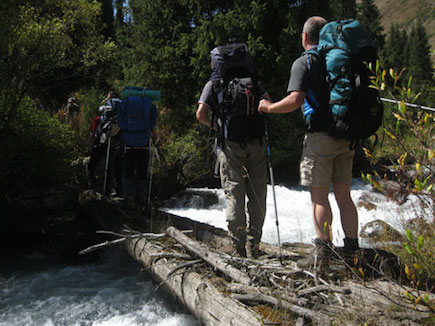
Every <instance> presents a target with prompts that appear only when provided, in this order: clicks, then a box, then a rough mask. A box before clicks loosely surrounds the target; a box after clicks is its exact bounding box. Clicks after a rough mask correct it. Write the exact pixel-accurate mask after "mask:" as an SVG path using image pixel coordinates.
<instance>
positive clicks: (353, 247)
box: [343, 238, 359, 255]
mask: <svg viewBox="0 0 435 326" xmlns="http://www.w3.org/2000/svg"><path fill="white" fill-rule="evenodd" d="M358 249H359V244H358V238H344V247H343V254H345V255H346V254H353V253H354V252H355V251H357V250H358Z"/></svg>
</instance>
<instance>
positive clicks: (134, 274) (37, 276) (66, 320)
mask: <svg viewBox="0 0 435 326" xmlns="http://www.w3.org/2000/svg"><path fill="white" fill-rule="evenodd" d="M155 288H156V284H155V283H153V282H152V281H151V278H150V277H149V275H147V274H146V273H143V272H142V271H141V269H140V267H139V265H138V264H136V263H135V262H134V261H133V260H132V259H131V258H130V257H129V256H128V255H127V254H126V253H124V252H122V251H121V250H119V249H117V250H108V251H106V252H104V254H103V255H102V256H101V257H100V259H99V260H98V261H97V262H95V263H90V264H85V265H75V266H68V265H64V264H63V263H61V262H60V261H58V260H57V259H56V258H55V257H49V256H46V255H40V254H30V255H23V256H20V257H16V258H14V259H13V260H12V261H11V260H10V259H8V261H7V264H4V263H3V262H2V264H1V266H0V325H1V326H23V325H26V326H27V325H28V326H63V325H65V326H70V325H76V326H88V325H93V326H127V325H128V326H130V325H131V326H133V325H143V326H145V325H149V326H154V325H155V326H191V325H195V326H199V324H198V323H197V322H196V321H195V319H194V318H193V317H192V316H191V315H190V314H188V313H187V312H186V311H184V310H183V309H182V308H181V307H180V306H179V305H178V304H177V303H176V302H175V301H174V300H173V299H172V298H170V297H169V296H168V295H166V294H164V293H163V292H162V291H155Z"/></svg>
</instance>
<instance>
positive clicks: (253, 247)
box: [246, 241, 260, 259]
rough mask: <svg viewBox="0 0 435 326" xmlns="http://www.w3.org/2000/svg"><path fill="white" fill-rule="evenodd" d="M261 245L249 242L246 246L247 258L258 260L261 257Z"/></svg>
mask: <svg viewBox="0 0 435 326" xmlns="http://www.w3.org/2000/svg"><path fill="white" fill-rule="evenodd" d="M259 247H260V245H259V244H258V243H255V244H253V243H251V242H249V241H248V242H247V244H246V258H250V259H257V258H258V257H259V256H260V248H259Z"/></svg>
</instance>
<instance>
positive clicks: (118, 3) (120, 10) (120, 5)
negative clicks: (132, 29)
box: [115, 0, 125, 26]
mask: <svg viewBox="0 0 435 326" xmlns="http://www.w3.org/2000/svg"><path fill="white" fill-rule="evenodd" d="M124 2H125V0H115V8H116V15H115V17H116V18H115V22H116V25H118V26H122V25H124Z"/></svg>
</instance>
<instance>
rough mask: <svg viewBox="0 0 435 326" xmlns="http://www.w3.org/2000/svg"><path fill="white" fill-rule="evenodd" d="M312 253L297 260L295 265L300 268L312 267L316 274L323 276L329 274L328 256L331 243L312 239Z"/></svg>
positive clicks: (330, 252) (330, 250)
mask: <svg viewBox="0 0 435 326" xmlns="http://www.w3.org/2000/svg"><path fill="white" fill-rule="evenodd" d="M313 243H314V250H313V254H312V255H311V256H309V257H307V258H306V259H301V260H299V261H298V262H297V266H298V267H299V268H302V269H313V270H314V271H315V272H316V273H317V275H319V276H320V277H324V276H326V275H328V274H329V272H330V268H329V258H330V256H331V255H332V248H333V246H332V243H331V242H330V241H324V240H321V239H319V238H316V239H314V241H313Z"/></svg>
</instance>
